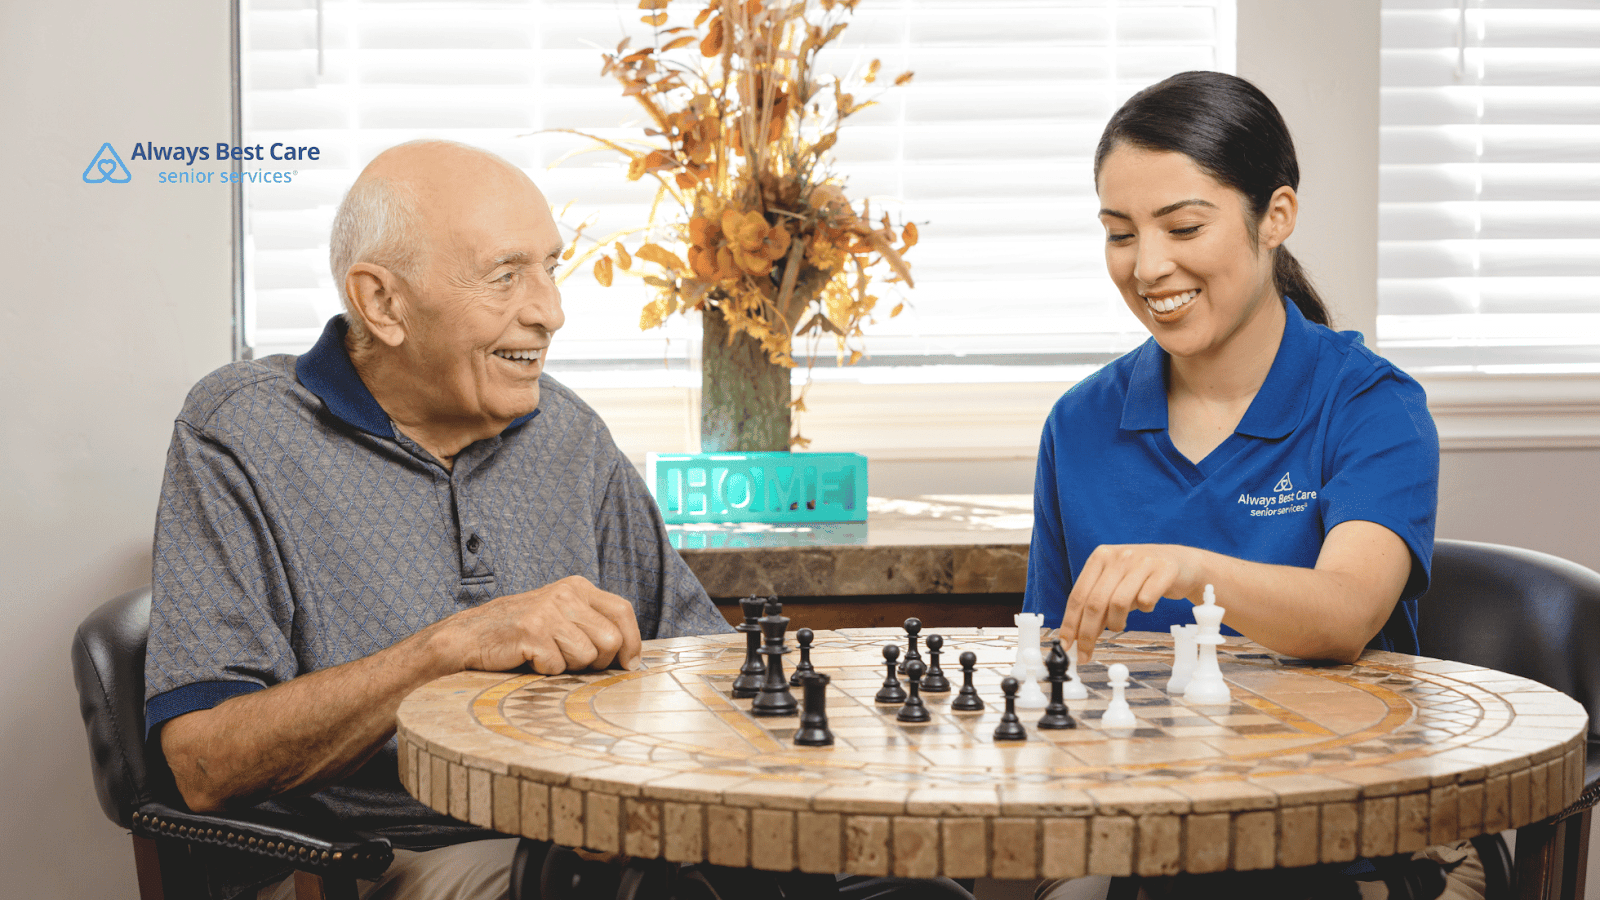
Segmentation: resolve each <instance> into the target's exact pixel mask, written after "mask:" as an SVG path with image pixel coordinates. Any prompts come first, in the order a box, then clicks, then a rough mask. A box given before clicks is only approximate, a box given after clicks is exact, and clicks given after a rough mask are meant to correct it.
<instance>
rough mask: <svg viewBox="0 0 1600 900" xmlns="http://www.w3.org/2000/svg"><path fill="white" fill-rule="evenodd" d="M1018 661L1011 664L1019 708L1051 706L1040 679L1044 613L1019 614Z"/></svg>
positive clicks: (1016, 619) (1012, 618)
mask: <svg viewBox="0 0 1600 900" xmlns="http://www.w3.org/2000/svg"><path fill="white" fill-rule="evenodd" d="M1011 620H1012V621H1013V622H1016V623H1017V657H1016V660H1015V661H1014V662H1012V663H1011V677H1012V678H1015V679H1016V680H1017V708H1018V709H1044V708H1045V707H1046V706H1049V705H1050V700H1049V699H1048V698H1047V697H1045V695H1044V691H1043V690H1041V689H1040V688H1039V679H1040V678H1041V677H1042V673H1043V672H1044V656H1043V655H1042V654H1041V653H1040V652H1039V632H1040V631H1042V630H1043V629H1044V615H1043V614H1042V613H1017V614H1016V615H1014V616H1012V617H1011Z"/></svg>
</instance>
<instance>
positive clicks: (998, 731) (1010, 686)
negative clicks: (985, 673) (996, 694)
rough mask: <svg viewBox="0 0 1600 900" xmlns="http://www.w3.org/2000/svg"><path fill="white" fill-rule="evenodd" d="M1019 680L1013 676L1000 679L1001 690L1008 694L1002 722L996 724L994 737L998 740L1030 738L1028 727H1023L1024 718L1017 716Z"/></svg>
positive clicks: (1001, 718) (1001, 717) (1023, 739)
mask: <svg viewBox="0 0 1600 900" xmlns="http://www.w3.org/2000/svg"><path fill="white" fill-rule="evenodd" d="M1018 684H1019V683H1018V681H1017V680H1016V679H1015V678H1012V677H1011V676H1009V675H1008V676H1006V677H1005V678H1002V679H1000V690H1001V692H1002V693H1004V694H1005V695H1006V711H1005V712H1004V713H1003V714H1001V716H1000V724H999V725H996V726H995V729H994V739H995V740H997V741H1025V740H1027V739H1028V729H1026V728H1023V727H1022V720H1021V719H1019V718H1017V687H1018Z"/></svg>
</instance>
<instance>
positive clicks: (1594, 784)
mask: <svg viewBox="0 0 1600 900" xmlns="http://www.w3.org/2000/svg"><path fill="white" fill-rule="evenodd" d="M1419 618H1420V620H1421V626H1420V629H1419V631H1420V638H1421V642H1422V652H1423V653H1424V654H1425V655H1427V656H1434V657H1439V658H1442V659H1452V660H1456V661H1459V662H1466V663H1472V664H1474V665H1479V666H1487V667H1489V668H1491V669H1498V670H1500V671H1502V672H1510V673H1511V674H1513V675H1520V676H1522V677H1524V678H1531V679H1533V680H1534V681H1537V682H1539V683H1541V684H1545V685H1548V686H1549V687H1553V688H1555V689H1556V690H1558V691H1561V692H1562V693H1564V694H1566V695H1567V696H1569V697H1572V698H1573V699H1574V700H1577V701H1578V702H1579V703H1581V704H1583V707H1584V709H1586V710H1588V712H1589V755H1588V764H1587V765H1586V766H1585V769H1584V791H1583V794H1582V796H1580V797H1579V798H1578V800H1577V802H1575V803H1573V804H1572V805H1571V806H1570V807H1568V808H1567V809H1565V810H1563V811H1561V812H1560V813H1558V814H1557V815H1555V816H1553V817H1551V818H1550V819H1547V820H1545V821H1544V822H1540V823H1536V824H1534V825H1530V826H1527V827H1525V828H1522V829H1520V830H1519V831H1518V832H1517V857H1518V858H1517V861H1516V882H1517V896H1519V897H1540V898H1545V897H1549V898H1556V897H1560V898H1581V897H1582V891H1583V880H1584V871H1585V868H1586V866H1587V858H1588V849H1589V826H1590V817H1591V811H1592V809H1593V807H1594V805H1595V801H1596V800H1597V799H1600V573H1596V572H1594V571H1592V570H1590V569H1587V568H1584V567H1583V566H1580V565H1578V564H1577V563H1574V562H1569V561H1568V560H1565V559H1561V558H1560V557H1556V556H1551V555H1549V554H1547V553H1538V552H1535V551H1533V550H1523V549H1519V548H1517V547H1505V546H1501V545H1499V544H1480V543H1474V542H1471V541H1446V540H1441V541H1436V542H1434V548H1433V580H1432V582H1431V584H1430V585H1429V588H1428V593H1427V594H1426V595H1424V596H1423V598H1422V601H1421V604H1420V616H1419Z"/></svg>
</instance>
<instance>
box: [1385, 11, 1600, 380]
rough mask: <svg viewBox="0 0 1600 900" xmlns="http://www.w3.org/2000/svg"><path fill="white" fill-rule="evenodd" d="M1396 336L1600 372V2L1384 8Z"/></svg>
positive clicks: (1433, 347) (1467, 364)
mask: <svg viewBox="0 0 1600 900" xmlns="http://www.w3.org/2000/svg"><path fill="white" fill-rule="evenodd" d="M1382 15H1383V23H1382V27H1383V37H1382V40H1383V51H1382V58H1383V63H1382V64H1383V72H1382V85H1383V88H1382V91H1383V96H1382V104H1383V105H1382V135H1381V151H1380V153H1381V160H1382V171H1381V178H1380V185H1381V186H1380V200H1381V205H1380V230H1379V235H1380V246H1379V264H1378V277H1379V291H1378V337H1379V340H1380V342H1381V344H1382V347H1383V350H1384V353H1385V355H1387V356H1389V357H1390V358H1392V359H1394V360H1395V361H1396V362H1398V363H1399V364H1400V365H1402V366H1403V367H1405V368H1407V369H1409V370H1413V371H1436V372H1444V371H1486V372H1600V4H1597V3H1595V2H1594V0H1384V3H1383V13H1382Z"/></svg>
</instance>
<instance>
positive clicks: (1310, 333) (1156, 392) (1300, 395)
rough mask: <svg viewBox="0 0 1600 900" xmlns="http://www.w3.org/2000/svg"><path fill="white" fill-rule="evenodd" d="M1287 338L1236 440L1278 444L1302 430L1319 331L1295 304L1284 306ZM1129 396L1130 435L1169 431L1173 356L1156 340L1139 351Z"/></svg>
mask: <svg viewBox="0 0 1600 900" xmlns="http://www.w3.org/2000/svg"><path fill="white" fill-rule="evenodd" d="M1283 305H1284V313H1285V315H1284V323H1283V338H1282V340H1280V341H1279V342H1278V353H1277V356H1275V357H1273V360H1272V368H1271V369H1269V370H1268V371H1267V380H1266V381H1265V382H1263V383H1262V385H1261V390H1259V391H1257V392H1256V396H1255V399H1254V400H1252V401H1250V408H1249V409H1248V410H1246V411H1245V414H1244V418H1243V419H1241V420H1240V421H1239V426H1238V427H1237V428H1235V429H1234V433H1235V434H1242V435H1246V436H1248V437H1256V438H1267V439H1277V438H1282V437H1287V436H1288V435H1289V432H1291V431H1293V430H1294V427H1295V426H1296V425H1298V424H1300V418H1301V416H1302V415H1303V413H1304V411H1305V405H1306V398H1307V397H1308V396H1309V395H1310V393H1311V391H1310V387H1311V380H1312V377H1313V376H1314V375H1315V374H1316V369H1317V353H1316V349H1317V348H1316V333H1315V331H1314V329H1315V328H1316V326H1315V325H1313V324H1312V323H1311V322H1309V321H1307V320H1306V317H1305V316H1303V315H1301V314H1300V308H1299V307H1298V306H1296V305H1295V304H1294V301H1292V300H1288V299H1285V300H1284V303H1283ZM1134 352H1135V353H1137V354H1138V356H1137V357H1136V358H1135V359H1134V361H1133V372H1132V374H1131V375H1130V376H1129V379H1128V396H1127V398H1126V399H1125V400H1123V403H1122V428H1123V429H1124V430H1126V431H1161V430H1164V429H1166V427H1167V352H1166V351H1165V350H1162V349H1161V345H1160V344H1157V343H1156V339H1155V338H1151V339H1149V340H1148V341H1145V342H1144V343H1143V344H1141V345H1140V346H1139V349H1138V350H1135V351H1134Z"/></svg>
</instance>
